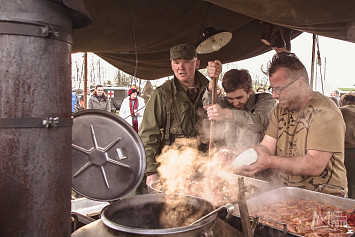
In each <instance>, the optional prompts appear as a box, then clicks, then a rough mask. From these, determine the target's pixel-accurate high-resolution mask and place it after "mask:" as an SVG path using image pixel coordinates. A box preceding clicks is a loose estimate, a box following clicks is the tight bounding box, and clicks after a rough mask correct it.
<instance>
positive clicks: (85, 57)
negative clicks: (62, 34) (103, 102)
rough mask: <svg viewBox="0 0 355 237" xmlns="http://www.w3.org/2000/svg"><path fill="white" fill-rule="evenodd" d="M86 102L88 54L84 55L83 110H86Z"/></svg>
mask: <svg viewBox="0 0 355 237" xmlns="http://www.w3.org/2000/svg"><path fill="white" fill-rule="evenodd" d="M87 100H88V53H84V109H87V104H88V102H87Z"/></svg>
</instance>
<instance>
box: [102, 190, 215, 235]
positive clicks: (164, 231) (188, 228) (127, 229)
mask: <svg viewBox="0 0 355 237" xmlns="http://www.w3.org/2000/svg"><path fill="white" fill-rule="evenodd" d="M139 196H141V197H143V196H144V197H147V196H158V197H160V196H181V197H187V198H190V199H195V200H201V201H203V202H206V203H207V204H208V205H210V206H211V207H212V210H211V211H213V210H215V207H214V206H213V204H212V203H211V202H209V201H208V200H205V199H202V198H199V197H195V196H190V195H182V194H161V193H159V194H144V195H138V196H135V197H139ZM133 198H134V197H133ZM130 199H132V198H130ZM123 200H124V199H123ZM119 202H120V200H119V201H117V202H116V203H119ZM114 204H115V203H113V204H111V205H108V206H106V207H104V208H103V209H102V212H101V220H102V222H103V223H104V224H105V225H106V226H107V227H109V228H111V229H114V230H118V231H122V232H126V233H132V234H145V235H154V234H177V233H183V232H188V231H193V230H196V229H200V228H203V227H205V226H207V225H209V224H211V223H212V222H214V221H215V220H216V218H217V213H216V214H214V215H212V216H210V217H208V218H206V219H205V220H202V221H200V222H199V223H196V224H194V225H191V226H181V227H175V228H165V229H143V228H135V227H129V226H124V225H120V224H119V223H116V222H113V221H111V220H110V219H109V218H108V217H106V215H105V211H107V209H109V208H112V206H113V205H114ZM213 225H214V223H213Z"/></svg>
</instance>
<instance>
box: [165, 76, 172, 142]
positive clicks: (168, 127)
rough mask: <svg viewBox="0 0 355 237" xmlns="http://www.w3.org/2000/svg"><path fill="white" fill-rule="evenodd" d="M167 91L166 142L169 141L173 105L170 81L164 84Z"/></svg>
mask: <svg viewBox="0 0 355 237" xmlns="http://www.w3.org/2000/svg"><path fill="white" fill-rule="evenodd" d="M163 87H164V90H165V100H166V128H165V137H164V138H165V140H169V134H170V113H171V105H172V99H173V98H172V91H171V85H170V81H166V82H165V83H164V84H163Z"/></svg>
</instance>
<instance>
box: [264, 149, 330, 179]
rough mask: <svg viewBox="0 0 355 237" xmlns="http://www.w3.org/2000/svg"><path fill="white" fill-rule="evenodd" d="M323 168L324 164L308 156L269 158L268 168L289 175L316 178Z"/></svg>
mask: <svg viewBox="0 0 355 237" xmlns="http://www.w3.org/2000/svg"><path fill="white" fill-rule="evenodd" d="M325 166H326V163H325V162H322V161H320V160H319V159H317V158H316V157H314V156H312V155H310V154H306V155H303V156H296V157H285V156H270V168H272V169H276V170H280V171H283V172H285V173H288V174H291V175H302V176H318V175H320V174H321V173H322V172H323V170H324V169H325Z"/></svg>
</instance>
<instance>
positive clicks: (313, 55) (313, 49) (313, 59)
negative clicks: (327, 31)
mask: <svg viewBox="0 0 355 237" xmlns="http://www.w3.org/2000/svg"><path fill="white" fill-rule="evenodd" d="M315 54H316V35H315V34H313V45H312V66H311V81H310V83H309V85H310V86H311V87H312V89H313V88H314V85H313V78H314V61H315Z"/></svg>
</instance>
